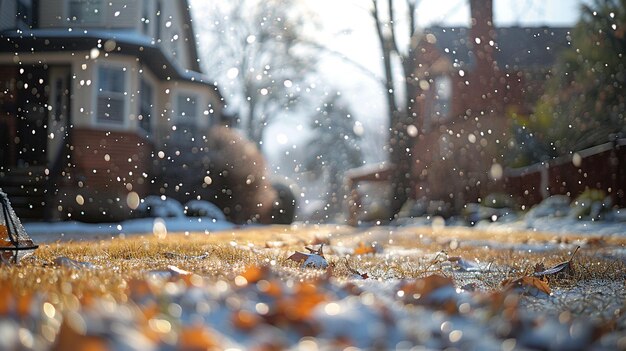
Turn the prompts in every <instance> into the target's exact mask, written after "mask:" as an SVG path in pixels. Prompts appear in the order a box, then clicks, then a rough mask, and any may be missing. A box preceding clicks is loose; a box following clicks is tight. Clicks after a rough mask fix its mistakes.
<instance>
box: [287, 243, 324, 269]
mask: <svg viewBox="0 0 626 351" xmlns="http://www.w3.org/2000/svg"><path fill="white" fill-rule="evenodd" d="M323 247H324V244H322V245H320V248H319V249H317V250H315V249H313V248H310V247H305V249H307V250H309V252H310V253H308V254H307V253H303V252H299V251H296V252H295V253H294V254H292V255H291V256H289V257H287V259H288V260H292V261H295V262H298V263H301V264H302V266H301V267H302V268H322V269H323V268H327V267H328V261H326V258H324V252H323V251H322V249H323Z"/></svg>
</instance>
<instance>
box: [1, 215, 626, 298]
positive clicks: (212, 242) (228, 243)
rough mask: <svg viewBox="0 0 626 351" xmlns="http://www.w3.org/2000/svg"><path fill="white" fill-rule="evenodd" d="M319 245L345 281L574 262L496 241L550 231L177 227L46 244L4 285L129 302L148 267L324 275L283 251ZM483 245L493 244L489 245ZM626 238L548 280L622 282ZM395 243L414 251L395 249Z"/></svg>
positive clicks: (488, 272)
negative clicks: (361, 248)
mask: <svg viewBox="0 0 626 351" xmlns="http://www.w3.org/2000/svg"><path fill="white" fill-rule="evenodd" d="M586 239H587V238H583V237H575V236H570V237H568V238H567V240H568V241H569V242H580V243H584V240H586ZM560 240H561V241H563V240H562V239H560ZM315 242H326V243H328V244H330V245H328V247H327V250H326V251H325V252H326V253H327V259H328V260H329V262H330V263H331V264H332V265H333V267H334V271H333V275H334V276H335V277H337V278H339V279H342V278H347V277H350V276H351V274H352V273H351V271H350V270H349V269H348V266H350V267H351V268H352V269H355V270H357V271H359V272H365V273H367V274H368V275H369V277H370V278H373V279H380V280H386V279H410V278H419V277H424V276H427V275H430V274H433V273H438V274H443V275H446V276H451V277H452V278H453V279H455V281H456V282H457V286H463V285H465V284H467V283H474V284H476V285H477V286H478V287H480V288H481V289H484V290H491V289H499V288H500V282H501V281H502V280H503V279H506V278H515V277H519V276H522V275H528V274H531V273H532V272H533V270H534V266H535V265H536V264H538V263H543V264H544V266H545V267H550V266H553V265H555V264H557V263H560V262H563V261H566V260H568V259H569V258H570V255H571V252H570V250H567V249H563V250H545V251H540V252H528V251H518V250H514V249H510V248H504V249H502V248H498V246H497V245H496V244H497V243H508V244H515V243H518V244H521V243H526V244H528V243H542V242H545V243H551V242H552V243H553V242H555V237H554V235H551V234H546V233H535V232H528V233H514V234H510V233H509V234H502V235H501V233H495V234H494V233H489V232H482V231H477V230H469V229H450V230H432V229H428V228H419V229H416V228H411V229H400V230H398V229H389V228H374V229H368V230H360V231H356V230H355V229H354V228H348V227H335V226H308V227H290V226H271V227H257V228H248V229H243V230H237V231H232V232H221V233H213V234H210V235H206V234H194V233H191V234H170V235H168V236H167V237H166V238H164V239H159V238H156V237H154V236H152V235H145V236H135V237H129V238H125V239H112V240H103V241H98V242H59V243H53V244H45V245H42V246H41V247H40V248H39V249H38V250H37V251H36V253H35V254H34V255H33V256H32V257H30V258H28V259H26V260H24V261H23V262H22V263H21V264H20V265H17V266H5V267H2V269H0V284H2V285H4V284H8V285H9V286H13V287H14V288H15V289H16V290H17V291H19V292H21V293H22V294H29V293H33V292H35V291H46V292H50V293H52V294H53V295H55V294H56V295H58V296H63V295H64V294H67V293H69V292H71V293H72V294H73V295H75V296H77V297H78V298H81V297H83V296H87V295H88V296H105V297H108V298H113V299H116V300H125V299H126V296H125V293H126V289H127V284H128V281H129V280H132V279H135V278H141V277H145V274H146V272H150V271H152V270H165V269H167V267H168V266H176V267H178V268H180V269H183V270H187V271H190V272H193V273H195V274H197V275H200V276H203V277H208V278H211V279H226V280H232V279H234V277H235V276H236V275H237V274H240V273H241V272H242V271H243V270H244V269H245V268H246V267H248V266H252V265H272V266H273V267H274V270H276V271H278V273H279V274H280V275H282V276H283V277H284V278H285V279H303V277H304V276H305V275H309V276H310V275H316V274H318V275H319V274H321V273H319V272H318V273H315V272H313V273H311V272H308V271H306V272H305V271H302V270H300V269H299V268H298V267H297V264H295V263H294V262H292V261H288V260H286V258H287V257H288V256H289V255H290V254H291V253H293V252H294V251H296V250H300V251H302V250H303V249H304V246H305V245H309V244H312V243H315ZM372 242H375V243H377V245H378V246H379V247H382V251H381V252H380V253H377V254H375V255H372V254H369V255H361V256H355V255H349V254H346V253H345V251H344V252H340V251H337V252H335V250H337V249H338V248H343V249H345V250H347V251H348V252H349V250H350V249H351V248H354V247H356V246H357V244H358V243H367V244H370V243H372ZM486 242H489V243H492V244H493V245H485V243H486ZM475 243H478V244H477V245H476V244H475ZM622 245H624V240H623V239H621V238H606V239H603V241H602V243H601V245H600V244H595V246H587V247H583V248H582V249H581V250H580V252H578V253H577V254H576V256H575V257H574V259H573V265H574V271H575V273H574V275H573V276H571V277H569V278H567V279H554V280H551V281H550V285H551V286H552V287H565V288H566V287H571V286H574V285H576V284H580V283H584V282H586V281H593V280H599V279H603V280H610V281H620V280H621V281H623V279H624V273H623V272H625V271H626V267H625V265H624V262H623V261H622V260H615V259H611V258H608V257H606V256H605V255H603V254H602V252H603V251H602V250H603V248H604V247H615V246H618V247H621V246H622ZM397 248H403V249H406V250H410V251H405V252H404V254H402V253H396V251H394V250H395V249H397ZM333 249H335V250H333ZM407 252H408V253H407ZM59 257H68V258H70V259H72V260H75V261H78V262H86V263H88V264H91V265H94V266H95V269H80V274H77V270H76V269H71V268H67V267H63V266H61V267H59V265H56V264H55V259H57V258H59ZM449 257H462V258H463V259H465V260H470V261H474V262H481V263H482V267H485V269H484V270H483V272H481V273H475V272H460V271H458V270H455V269H454V268H455V267H454V265H453V264H452V263H451V262H450V261H449V260H448V258H449ZM346 262H347V264H346Z"/></svg>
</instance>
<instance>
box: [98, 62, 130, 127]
mask: <svg viewBox="0 0 626 351" xmlns="http://www.w3.org/2000/svg"><path fill="white" fill-rule="evenodd" d="M95 69H96V72H95V75H96V86H95V89H94V90H95V93H94V95H95V99H94V109H93V110H94V115H93V118H94V121H95V123H94V124H95V125H100V126H108V127H118V128H124V129H127V128H128V120H129V119H128V118H127V116H128V115H129V113H130V97H128V94H127V93H126V92H127V91H128V89H129V87H130V70H129V69H128V67H126V66H125V65H121V64H113V63H106V64H101V65H98V66H97V67H96V68H95ZM102 69H111V70H118V71H122V72H123V76H124V79H123V83H122V84H123V87H122V91H121V92H114V91H100V89H101V81H100V78H101V77H100V72H101V70H102ZM103 96H104V97H109V98H111V97H113V98H120V99H121V101H122V103H123V106H122V119H121V120H106V119H103V118H100V111H99V109H98V105H99V100H100V98H101V97H103Z"/></svg>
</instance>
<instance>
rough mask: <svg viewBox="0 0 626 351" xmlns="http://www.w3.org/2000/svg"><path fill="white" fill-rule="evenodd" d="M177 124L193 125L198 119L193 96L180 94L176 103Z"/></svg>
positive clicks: (196, 106) (195, 99)
mask: <svg viewBox="0 0 626 351" xmlns="http://www.w3.org/2000/svg"><path fill="white" fill-rule="evenodd" d="M176 106H177V111H178V119H177V122H178V124H183V125H194V126H195V124H196V120H197V118H198V104H197V97H196V96H195V95H193V94H180V95H178V99H177V101H176Z"/></svg>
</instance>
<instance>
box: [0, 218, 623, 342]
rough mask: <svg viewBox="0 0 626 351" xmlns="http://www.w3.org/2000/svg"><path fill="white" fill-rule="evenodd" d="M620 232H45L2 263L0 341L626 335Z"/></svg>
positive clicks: (604, 338) (581, 338) (593, 338)
mask: <svg viewBox="0 0 626 351" xmlns="http://www.w3.org/2000/svg"><path fill="white" fill-rule="evenodd" d="M157 234H158V233H157ZM625 244H626V238H623V237H619V236H606V237H602V236H591V235H584V236H583V235H561V234H559V235H558V236H557V235H555V234H551V233H542V232H534V231H529V232H522V231H506V232H505V231H500V232H493V231H486V230H478V229H472V228H460V227H459V228H456V227H452V228H450V227H419V228H411V227H404V228H403V227H371V228H351V227H345V226H313V225H310V226H264V227H247V228H246V227H244V228H240V229H235V230H228V231H224V232H215V233H210V234H205V233H202V234H200V233H186V234H185V233H169V234H167V235H166V236H164V235H153V234H152V233H147V234H145V235H133V236H128V237H126V238H114V239H107V240H99V241H80V242H55V243H42V244H41V246H40V248H39V249H37V250H36V251H35V253H34V254H33V255H32V256H30V257H28V258H26V259H24V260H22V261H21V262H20V263H19V264H17V265H6V264H5V265H3V266H2V267H1V268H0V295H1V297H0V315H2V318H1V319H0V335H2V337H0V349H59V350H64V349H72V350H94V349H95V350H150V349H157V350H205V349H229V348H230V349H257V350H276V349H311V350H313V349H333V350H334V349H348V350H354V349H411V348H412V347H416V346H417V347H423V348H425V349H435V350H437V349H447V348H452V349H463V350H467V349H475V350H491V349H493V350H516V349H555V350H571V349H581V350H583V349H591V348H594V349H606V350H614V349H625V348H626V333H625V330H626V319H625V317H624V315H623V310H624V307H625V306H624V303H625V299H626V293H625V292H624V287H625V286H624V284H625V280H624V278H625V275H624V274H625V273H624V272H626V269H625V264H624V262H625V261H624V245H625ZM321 246H323V248H322V250H323V252H322V254H323V257H319V256H316V255H315V254H314V253H313V254H310V253H309V250H307V249H306V248H305V247H309V248H311V249H312V250H313V251H316V250H319V248H320V247H321ZM296 252H301V253H303V254H304V255H295V256H292V255H293V254H294V253H296ZM318 253H319V252H318ZM290 257H291V258H290ZM307 258H315V260H313V261H314V264H313V265H309V266H308V267H304V266H305V263H306V262H309V261H306V259H307ZM320 262H322V263H323V265H322V264H319V263H320ZM326 264H327V266H326ZM322 266H324V268H320V267H322Z"/></svg>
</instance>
